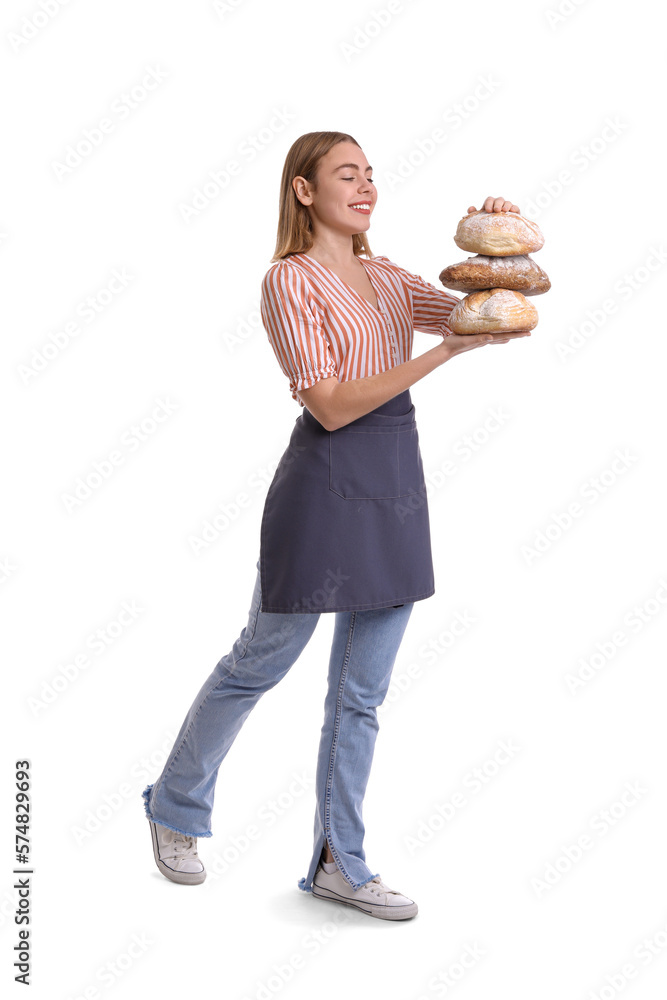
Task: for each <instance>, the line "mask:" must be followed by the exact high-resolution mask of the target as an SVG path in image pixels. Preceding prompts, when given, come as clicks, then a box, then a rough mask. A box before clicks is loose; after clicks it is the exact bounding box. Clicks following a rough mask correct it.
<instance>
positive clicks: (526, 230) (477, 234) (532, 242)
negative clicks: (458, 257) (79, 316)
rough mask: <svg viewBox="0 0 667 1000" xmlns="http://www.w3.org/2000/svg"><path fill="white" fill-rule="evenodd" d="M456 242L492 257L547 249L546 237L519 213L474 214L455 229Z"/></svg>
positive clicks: (474, 251) (471, 250) (460, 245)
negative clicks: (544, 247)
mask: <svg viewBox="0 0 667 1000" xmlns="http://www.w3.org/2000/svg"><path fill="white" fill-rule="evenodd" d="M454 242H455V243H456V245H457V247H460V248H461V250H467V251H468V252H469V253H478V254H487V255H488V256H489V257H503V256H513V255H514V254H525V253H534V252H535V251H536V250H539V249H540V248H541V247H542V246H544V236H543V235H542V232H541V230H540V228H539V226H538V225H537V224H536V223H535V222H530V220H529V219H524V218H523V216H522V215H519V214H518V213H517V212H485V211H484V210H483V209H482V210H481V211H479V212H471V213H470V215H464V216H463V218H462V219H461V221H460V222H459V224H458V226H457V228H456V235H455V236H454Z"/></svg>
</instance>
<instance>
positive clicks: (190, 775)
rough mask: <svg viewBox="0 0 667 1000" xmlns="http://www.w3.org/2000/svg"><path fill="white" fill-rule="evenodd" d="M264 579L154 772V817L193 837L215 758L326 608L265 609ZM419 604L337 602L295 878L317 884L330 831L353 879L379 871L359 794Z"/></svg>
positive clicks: (203, 824) (359, 881)
mask: <svg viewBox="0 0 667 1000" xmlns="http://www.w3.org/2000/svg"><path fill="white" fill-rule="evenodd" d="M257 571H258V572H257V579H256V583H255V589H254V592H253V596H252V604H251V607H250V611H249V614H248V624H247V625H246V627H245V628H244V629H243V631H242V632H241V634H240V636H239V637H238V639H237V640H236V642H235V643H234V645H233V647H232V649H231V650H230V652H229V653H227V655H226V656H223V657H222V659H221V660H220V661H219V663H218V664H217V666H216V668H215V670H214V671H213V673H212V674H211V675H210V676H209V677H208V678H207V680H206V681H205V682H204V685H203V687H202V688H201V690H200V691H199V693H198V694H197V696H196V698H195V700H194V702H193V703H192V706H191V707H190V710H189V712H188V714H187V716H186V717H185V720H184V722H183V725H182V726H181V730H180V732H179V734H178V736H177V737H176V741H175V743H174V746H173V748H172V751H171V754H170V757H169V759H168V760H167V762H166V764H165V766H164V769H163V771H162V774H161V775H160V776H159V778H158V779H157V781H156V782H155V783H154V784H152V785H148V786H147V787H146V788H145V789H144V791H143V793H142V796H143V799H144V807H145V810H146V815H147V816H148V817H149V819H151V820H153V821H154V822H155V823H160V824H161V825H162V826H166V827H169V828H170V829H172V830H176V831H177V832H179V833H185V834H189V835H190V836H193V837H210V836H211V835H212V834H211V812H212V808H213V798H214V794H215V782H216V778H217V775H218V768H219V767H220V764H221V763H222V761H223V760H224V758H225V756H226V754H227V751H228V750H229V748H230V747H231V745H232V743H233V742H234V740H235V738H236V736H237V734H238V732H239V730H240V729H241V726H242V725H243V723H244V722H245V720H246V719H247V717H248V715H249V714H250V712H251V711H252V709H253V708H254V707H255V705H256V704H257V702H258V701H259V699H260V698H261V696H262V695H263V694H264V693H265V692H266V691H268V690H269V689H270V688H272V687H273V686H274V685H275V684H277V683H278V681H279V680H281V679H282V678H283V677H284V676H285V674H286V673H287V671H288V670H289V668H290V667H291V666H292V664H293V663H295V662H296V660H297V659H298V657H299V656H300V655H301V653H302V652H303V650H304V648H305V646H306V644H307V643H308V640H309V639H310V637H311V636H312V634H313V632H314V631H315V626H316V625H317V622H318V621H319V618H320V613H318V612H315V613H311V612H304V613H297V614H281V613H278V614H276V613H268V612H262V611H260V610H259V607H260V600H261V582H260V573H259V560H258V561H257ZM413 607H414V605H413V604H404V605H401V606H400V607H397V608H391V607H390V608H376V609H374V610H372V611H338V612H335V616H336V617H335V624H334V634H333V642H332V645H331V656H330V661H329V676H328V690H327V694H326V697H325V701H324V723H323V725H322V731H321V738H320V745H319V752H318V758H317V773H316V782H315V797H316V802H317V805H316V809H315V829H314V834H315V839H314V849H313V856H312V858H311V861H310V866H309V868H308V874H307V875H306V876H305V878H301V879H299V881H298V886H299V888H300V889H303V890H304V891H305V892H312V882H313V876H314V874H315V869H316V868H317V865H318V862H319V860H320V856H321V853H322V849H323V847H324V844H325V841H328V843H329V847H330V849H331V853H332V855H333V857H334V860H335V862H336V865H337V866H338V868H339V870H340V871H341V872H342V874H343V875H344V877H345V878H346V879H347V881H348V882H349V883H350V885H351V886H352V887H353V888H354V889H358V888H359V886H361V885H363V884H364V883H365V882H368V881H369V880H370V879H372V878H374V877H375V875H377V874H378V873H377V872H372V871H371V870H370V868H369V867H368V865H367V864H366V858H365V854H364V849H363V838H364V825H363V822H362V803H363V798H364V794H365V791H366V785H367V783H368V777H369V774H370V769H371V763H372V759H373V750H374V748H375V738H376V735H377V732H378V728H379V724H378V719H377V712H376V708H377V706H378V705H380V704H381V703H382V701H383V700H384V698H385V695H386V693H387V689H388V687H389V682H390V679H391V673H392V670H393V666H394V661H395V659H396V654H397V652H398V648H399V646H400V644H401V640H402V638H403V633H404V632H405V628H406V626H407V624H408V619H409V618H410V613H411V611H412V608H413Z"/></svg>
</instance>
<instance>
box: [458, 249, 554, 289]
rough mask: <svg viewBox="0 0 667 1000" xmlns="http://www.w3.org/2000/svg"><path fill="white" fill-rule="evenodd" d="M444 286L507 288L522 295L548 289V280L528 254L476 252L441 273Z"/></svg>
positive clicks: (549, 284)
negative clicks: (488, 255)
mask: <svg viewBox="0 0 667 1000" xmlns="http://www.w3.org/2000/svg"><path fill="white" fill-rule="evenodd" d="M440 281H441V282H442V284H443V285H444V286H445V288H452V289H454V291H456V292H475V291H479V290H480V289H483V288H509V289H510V290H511V291H514V292H523V294H524V295H541V294H542V292H548V291H549V289H550V288H551V282H550V281H549V277H548V275H547V274H546V272H545V271H543V270H542V268H541V267H540V266H539V264H536V263H535V261H534V260H533V259H532V257H529V256H528V255H527V254H517V255H516V256H514V257H487V256H484V255H483V254H477V256H476V257H468V259H467V260H462V261H460V262H459V263H458V264H450V265H449V267H446V268H445V269H444V270H443V271H441V272H440Z"/></svg>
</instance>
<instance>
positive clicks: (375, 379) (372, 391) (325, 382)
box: [297, 330, 530, 431]
mask: <svg viewBox="0 0 667 1000" xmlns="http://www.w3.org/2000/svg"><path fill="white" fill-rule="evenodd" d="M516 337H530V331H529V330H518V331H516V332H515V333H478V334H475V335H474V336H465V337H464V336H460V335H457V334H455V333H452V334H451V335H450V336H449V337H444V338H443V340H442V342H441V343H440V344H438V345H437V347H432V348H431V350H430V351H425V352H424V354H420V355H419V357H418V358H411V359H410V361H404V362H403V363H402V364H400V365H396V366H395V367H394V368H390V369H389V370H388V371H386V372H378V374H377V375H368V376H366V378H357V379H349V380H348V381H347V382H339V381H338V378H337V377H336V376H335V375H333V376H331V377H329V378H324V379H322V381H320V382H318V383H317V384H316V385H313V386H311V387H310V388H309V389H301V390H299V391H297V396H298V397H299V399H301V401H302V402H303V404H304V406H307V407H308V409H309V410H310V412H311V413H312V414H313V416H314V417H315V419H316V420H317V421H319V423H321V424H322V426H323V427H324V428H325V430H327V431H336V430H338V428H339V427H344V426H345V425H346V424H349V423H351V421H352V420H356V419H357V417H363V415H364V414H365V413H370V411H371V410H374V409H375V408H376V407H377V406H381V405H382V403H386V402H387V400H388V399H393V398H394V396H398V394H399V392H403V390H404V389H408V388H409V387H410V386H411V385H414V384H415V382H419V380H420V379H422V378H424V376H425V375H428V374H429V373H430V372H432V371H434V369H436V368H439V367H440V365H444V363H445V362H446V361H449V360H450V359H451V358H453V357H455V356H456V355H457V354H463V353H464V352H465V351H472V350H473V349H474V348H475V347H484V345H485V344H506V343H507V341H508V340H514V339H515V338H516Z"/></svg>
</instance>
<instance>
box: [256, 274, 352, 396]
mask: <svg viewBox="0 0 667 1000" xmlns="http://www.w3.org/2000/svg"><path fill="white" fill-rule="evenodd" d="M260 312H261V316H262V322H263V324H264V328H265V330H266V333H267V336H268V338H269V343H270V344H271V347H272V348H273V351H274V353H275V355H276V359H277V361H278V364H279V365H280V368H281V370H282V372H283V373H284V374H285V375H286V376H287V377H288V378H289V380H290V381H289V385H290V390H291V393H292V398H293V399H295V400H296V401H297V402H298V403H299V405H301V406H303V405H304V404H303V403H302V402H301V400H300V399H299V397H298V396H297V395H296V391H297V389H309V388H310V387H311V386H313V385H315V383H316V382H319V381H321V379H324V378H330V377H331V376H333V375H336V376H337V375H338V372H337V370H336V365H335V362H334V359H333V357H332V354H331V351H330V348H329V344H328V343H327V339H326V336H325V334H324V331H323V327H322V320H321V316H320V313H319V310H318V307H317V304H316V303H315V301H314V298H313V296H312V294H311V291H310V287H309V285H308V280H307V278H306V277H305V275H304V274H303V273H302V272H301V271H300V270H298V269H297V268H296V267H294V266H292V265H290V264H289V263H288V262H287V261H285V260H280V261H277V263H276V264H274V265H273V267H271V268H270V269H269V270H268V271H267V273H266V274H265V276H264V279H263V281H262V288H261V296H260Z"/></svg>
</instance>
